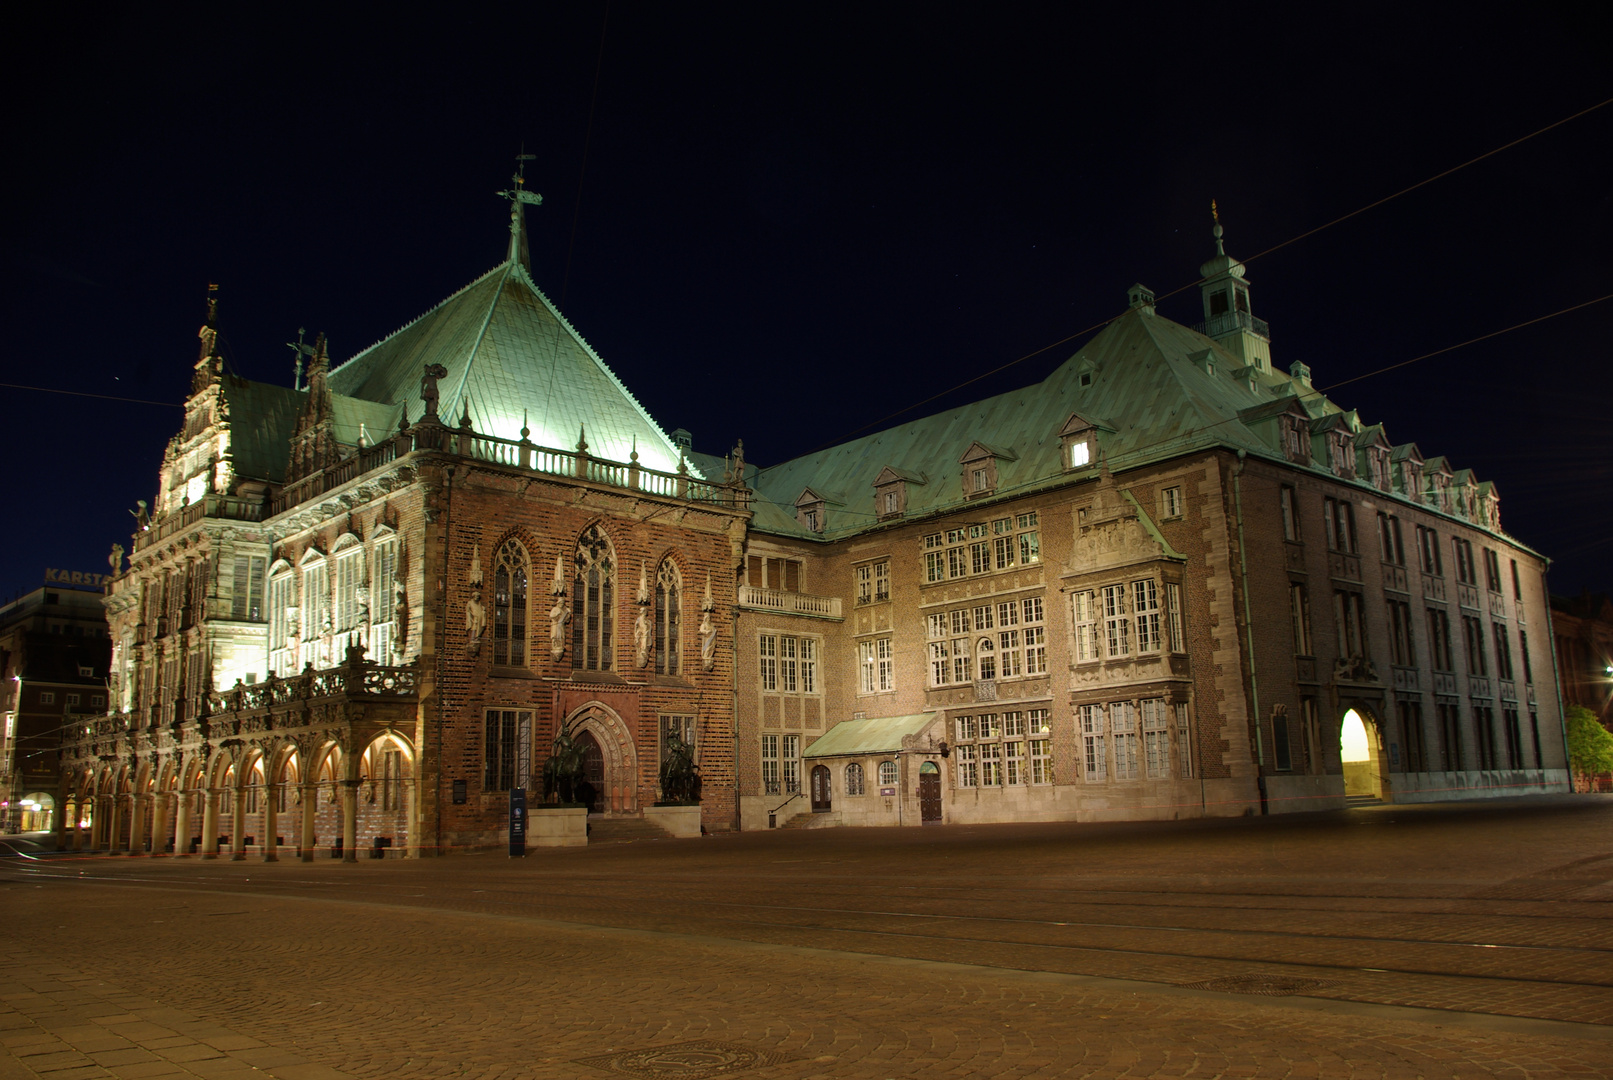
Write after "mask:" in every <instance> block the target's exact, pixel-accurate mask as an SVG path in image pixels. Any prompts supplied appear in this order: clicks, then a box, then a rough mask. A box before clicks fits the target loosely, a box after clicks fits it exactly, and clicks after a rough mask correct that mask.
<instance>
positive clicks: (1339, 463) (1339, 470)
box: [1327, 432, 1355, 480]
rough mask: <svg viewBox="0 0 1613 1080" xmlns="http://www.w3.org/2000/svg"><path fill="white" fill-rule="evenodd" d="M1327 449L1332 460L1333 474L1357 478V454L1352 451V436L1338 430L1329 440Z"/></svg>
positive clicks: (1345, 477) (1349, 478)
mask: <svg viewBox="0 0 1613 1080" xmlns="http://www.w3.org/2000/svg"><path fill="white" fill-rule="evenodd" d="M1327 451H1328V455H1329V457H1331V458H1332V461H1331V462H1330V463H1329V465H1330V467H1331V468H1332V470H1333V475H1335V476H1338V477H1341V478H1343V479H1345V480H1353V479H1355V455H1354V454H1353V453H1351V452H1350V437H1349V435H1348V434H1346V433H1342V432H1336V433H1334V434H1333V435H1332V436H1331V437H1330V438H1329V439H1328V440H1327Z"/></svg>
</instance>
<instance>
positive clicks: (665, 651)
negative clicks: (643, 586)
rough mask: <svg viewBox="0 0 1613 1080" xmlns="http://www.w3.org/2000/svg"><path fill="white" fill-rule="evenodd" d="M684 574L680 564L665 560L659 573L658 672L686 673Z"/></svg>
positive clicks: (656, 629)
mask: <svg viewBox="0 0 1613 1080" xmlns="http://www.w3.org/2000/svg"><path fill="white" fill-rule="evenodd" d="M682 624H683V576H682V575H681V574H679V573H678V567H677V564H676V563H674V562H673V561H672V560H671V559H664V560H662V562H661V568H660V569H659V570H657V571H656V574H655V673H656V674H657V675H681V674H682V673H683V655H682V651H681V650H682V640H683V639H682V637H681V636H680V634H681V632H682Z"/></svg>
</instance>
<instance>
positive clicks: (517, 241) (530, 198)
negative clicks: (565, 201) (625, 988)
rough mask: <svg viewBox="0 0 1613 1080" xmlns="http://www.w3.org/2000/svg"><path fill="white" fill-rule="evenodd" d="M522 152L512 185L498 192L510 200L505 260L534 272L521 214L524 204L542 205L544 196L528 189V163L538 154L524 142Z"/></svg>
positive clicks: (516, 165)
mask: <svg viewBox="0 0 1613 1080" xmlns="http://www.w3.org/2000/svg"><path fill="white" fill-rule="evenodd" d="M521 150H522V152H521V153H519V154H516V155H515V173H514V175H513V176H511V177H510V186H509V188H508V189H506V190H504V191H500V192H499V193H498V194H499V195H500V197H502V198H505V199H508V200H509V201H510V249H509V252H508V253H507V254H506V255H505V257H504V261H505V262H508V263H519V264H520V265H521V268H522V269H524V270H525V271H526V272H527V273H529V274H530V273H531V272H532V253H531V251H530V250H529V249H528V247H527V241H526V224H525V219H524V218H523V217H522V214H521V207H523V206H542V205H543V196H542V195H539V194H538V193H537V192H535V191H528V190H526V163H527V162H529V161H536V160H537V155H536V154H528V153H526V152H525V151H526V147H525V145H524V144H523V146H522V147H521Z"/></svg>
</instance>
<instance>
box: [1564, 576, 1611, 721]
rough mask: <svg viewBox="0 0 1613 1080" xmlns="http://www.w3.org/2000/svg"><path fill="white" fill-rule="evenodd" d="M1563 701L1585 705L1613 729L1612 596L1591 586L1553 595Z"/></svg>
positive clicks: (1565, 703)
mask: <svg viewBox="0 0 1613 1080" xmlns="http://www.w3.org/2000/svg"><path fill="white" fill-rule="evenodd" d="M1551 632H1552V635H1553V637H1554V639H1555V642H1556V646H1557V677H1558V679H1560V680H1561V682H1562V688H1563V704H1564V705H1583V706H1584V707H1585V708H1587V709H1589V710H1590V711H1591V712H1592V713H1594V714H1595V715H1596V718H1597V719H1598V720H1600V721H1601V722H1602V726H1603V727H1605V728H1607V729H1608V730H1610V731H1613V600H1609V599H1608V598H1607V597H1606V596H1603V595H1601V594H1600V593H1593V592H1590V591H1589V590H1586V591H1585V592H1582V593H1580V594H1579V595H1578V596H1573V597H1569V596H1554V597H1552V598H1551Z"/></svg>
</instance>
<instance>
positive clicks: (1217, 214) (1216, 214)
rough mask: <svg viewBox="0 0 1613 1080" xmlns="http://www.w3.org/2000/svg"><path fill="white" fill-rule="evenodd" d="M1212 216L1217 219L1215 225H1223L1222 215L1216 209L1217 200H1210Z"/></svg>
mask: <svg viewBox="0 0 1613 1080" xmlns="http://www.w3.org/2000/svg"><path fill="white" fill-rule="evenodd" d="M1210 216H1211V217H1212V218H1214V219H1215V223H1216V224H1217V225H1219V224H1221V214H1220V212H1219V211H1217V210H1216V208H1215V200H1214V199H1211V200H1210Z"/></svg>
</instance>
